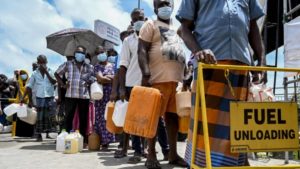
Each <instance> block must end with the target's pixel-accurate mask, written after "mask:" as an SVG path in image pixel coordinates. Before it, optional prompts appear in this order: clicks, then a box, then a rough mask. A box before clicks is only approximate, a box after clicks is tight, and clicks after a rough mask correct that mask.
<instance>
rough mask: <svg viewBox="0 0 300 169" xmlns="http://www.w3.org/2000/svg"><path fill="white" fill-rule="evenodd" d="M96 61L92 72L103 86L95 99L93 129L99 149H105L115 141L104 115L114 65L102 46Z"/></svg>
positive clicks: (110, 88)
mask: <svg viewBox="0 0 300 169" xmlns="http://www.w3.org/2000/svg"><path fill="white" fill-rule="evenodd" d="M96 53H97V54H98V55H97V59H98V63H97V64H96V65H95V67H94V73H95V74H96V78H97V81H98V83H100V84H102V86H103V97H102V99H101V100H96V101H95V127H94V129H95V131H96V133H97V134H99V136H100V138H101V150H102V151H107V150H108V146H109V144H110V143H113V142H114V141H115V136H114V134H112V133H110V132H109V131H108V130H107V129H106V120H105V117H104V113H105V107H106V104H107V103H108V101H109V96H110V94H111V90H112V81H113V78H114V66H113V64H111V63H110V62H108V57H107V54H106V53H105V51H104V49H103V48H98V51H96Z"/></svg>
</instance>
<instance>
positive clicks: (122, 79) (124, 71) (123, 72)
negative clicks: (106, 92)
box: [119, 65, 127, 100]
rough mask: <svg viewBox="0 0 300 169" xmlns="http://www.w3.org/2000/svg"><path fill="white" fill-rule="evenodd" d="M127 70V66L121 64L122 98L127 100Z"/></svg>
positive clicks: (120, 82)
mask: <svg viewBox="0 0 300 169" xmlns="http://www.w3.org/2000/svg"><path fill="white" fill-rule="evenodd" d="M126 72H127V68H126V67H125V66H123V65H121V66H120V69H119V84H120V89H119V90H120V99H121V100H125V99H126V92H125V91H126V89H125V81H126Z"/></svg>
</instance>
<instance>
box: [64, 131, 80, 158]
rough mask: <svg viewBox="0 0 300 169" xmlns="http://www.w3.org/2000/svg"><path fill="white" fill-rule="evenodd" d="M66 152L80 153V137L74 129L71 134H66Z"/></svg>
mask: <svg viewBox="0 0 300 169" xmlns="http://www.w3.org/2000/svg"><path fill="white" fill-rule="evenodd" d="M64 153H66V154H75V153H78V139H77V137H76V135H75V133H74V131H73V130H72V131H71V132H70V134H68V135H67V136H66V139H65V151H64Z"/></svg>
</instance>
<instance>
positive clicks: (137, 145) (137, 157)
mask: <svg viewBox="0 0 300 169" xmlns="http://www.w3.org/2000/svg"><path fill="white" fill-rule="evenodd" d="M131 140H132V148H133V149H134V155H133V157H130V158H129V160H128V163H131V164H137V163H138V162H140V161H141V160H142V144H141V137H139V136H134V135H131Z"/></svg>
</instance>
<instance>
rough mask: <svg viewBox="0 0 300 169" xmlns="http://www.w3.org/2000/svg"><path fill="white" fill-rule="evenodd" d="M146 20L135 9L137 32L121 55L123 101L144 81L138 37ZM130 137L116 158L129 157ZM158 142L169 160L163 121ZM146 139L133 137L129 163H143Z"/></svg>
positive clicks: (160, 124)
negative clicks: (139, 57)
mask: <svg viewBox="0 0 300 169" xmlns="http://www.w3.org/2000/svg"><path fill="white" fill-rule="evenodd" d="M145 21H146V18H145V16H144V11H143V10H141V9H137V8H136V9H134V10H133V11H132V12H131V23H132V25H133V27H134V29H135V32H134V33H133V34H131V35H130V36H128V37H127V38H125V40H124V42H123V46H122V50H121V55H120V69H119V83H120V88H119V93H120V99H121V100H124V99H126V100H129V97H130V94H131V90H132V88H133V87H134V86H140V85H141V80H142V72H141V69H140V66H139V63H138V53H137V51H138V35H139V32H140V29H141V28H142V26H143V24H144V23H145ZM128 140H129V135H128V134H126V133H124V144H123V148H122V150H118V151H116V152H115V158H122V157H124V156H126V155H127V149H128V147H127V145H128V144H127V143H128ZM158 140H159V143H160V145H161V147H162V153H163V155H164V160H167V158H168V152H169V145H168V143H167V136H166V131H165V126H164V122H163V119H162V118H161V119H160V120H159V127H158ZM143 142H144V139H143V138H141V137H138V136H134V135H132V147H133V149H134V151H135V152H134V156H133V157H131V158H129V161H128V162H129V163H133V164H136V163H138V162H140V161H141V158H142V156H143V155H144V154H145V153H144V147H145V146H144V145H143V144H142V143H143Z"/></svg>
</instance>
